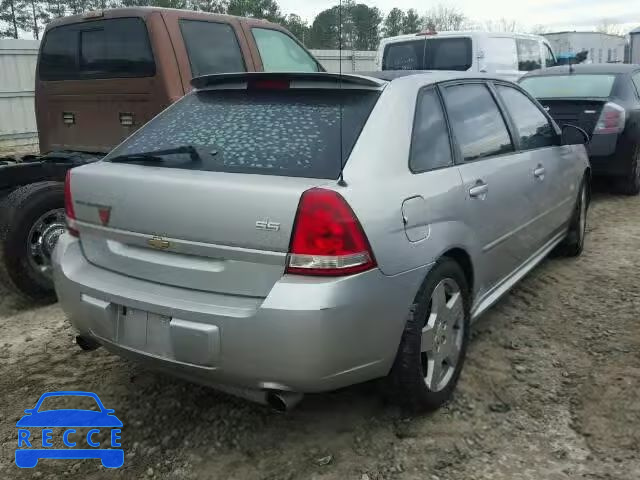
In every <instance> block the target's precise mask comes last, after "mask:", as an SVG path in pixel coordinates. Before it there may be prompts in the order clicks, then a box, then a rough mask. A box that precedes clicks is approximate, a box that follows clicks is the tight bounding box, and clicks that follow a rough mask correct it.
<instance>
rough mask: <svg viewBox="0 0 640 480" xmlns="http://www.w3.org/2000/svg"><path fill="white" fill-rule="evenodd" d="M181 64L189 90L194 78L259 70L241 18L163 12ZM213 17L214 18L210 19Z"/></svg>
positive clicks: (184, 81) (183, 77)
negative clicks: (245, 35)
mask: <svg viewBox="0 0 640 480" xmlns="http://www.w3.org/2000/svg"><path fill="white" fill-rule="evenodd" d="M162 15H163V17H164V18H165V22H166V24H167V30H168V31H169V35H170V36H171V41H172V43H173V48H174V49H175V55H176V58H177V60H178V65H179V67H180V72H181V78H182V84H183V87H184V90H185V92H188V91H190V90H191V79H192V78H194V77H198V76H201V75H207V74H216V73H235V72H253V71H255V70H256V67H255V65H254V62H253V59H252V57H251V51H250V48H249V43H248V42H247V40H246V38H245V37H244V34H243V31H242V26H241V23H240V21H239V20H238V19H237V18H233V17H227V16H216V15H207V16H206V17H205V16H203V15H202V14H201V13H197V12H193V13H190V12H188V11H184V10H180V11H177V10H176V11H170V10H165V11H163V12H162ZM209 17H211V18H209Z"/></svg>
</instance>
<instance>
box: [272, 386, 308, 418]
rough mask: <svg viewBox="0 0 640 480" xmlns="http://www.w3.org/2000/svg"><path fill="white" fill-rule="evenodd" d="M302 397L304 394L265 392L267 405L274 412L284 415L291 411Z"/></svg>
mask: <svg viewBox="0 0 640 480" xmlns="http://www.w3.org/2000/svg"><path fill="white" fill-rule="evenodd" d="M302 397H304V394H302V393H298V392H286V391H283V390H276V391H273V390H272V391H269V392H267V405H269V406H270V407H271V408H273V409H274V410H275V411H276V412H280V413H284V412H288V411H290V410H291V409H293V408H294V407H295V406H296V405H297V404H298V403H300V401H301V400H302Z"/></svg>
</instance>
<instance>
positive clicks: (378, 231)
mask: <svg viewBox="0 0 640 480" xmlns="http://www.w3.org/2000/svg"><path fill="white" fill-rule="evenodd" d="M421 86H423V84H420V83H418V82H417V81H416V80H414V79H411V77H406V78H405V79H398V80H395V81H394V82H392V83H391V84H390V85H389V86H388V87H387V88H386V89H385V90H384V92H383V93H382V95H381V97H380V99H379V101H378V103H377V104H376V106H375V108H374V109H373V111H372V113H371V115H370V117H369V121H368V122H367V125H366V126H365V128H364V129H363V131H362V133H361V135H360V138H359V139H358V142H357V144H356V146H355V147H354V149H353V152H352V153H351V156H350V158H349V161H348V163H347V165H346V168H345V170H344V178H345V181H346V183H347V187H344V188H340V187H336V190H338V191H339V192H340V194H342V195H343V196H344V197H345V198H346V199H347V201H348V202H349V204H350V205H351V206H352V208H353V210H354V212H355V213H356V215H357V216H358V219H359V220H360V222H361V223H362V225H363V228H364V230H365V233H366V234H367V237H368V239H369V242H370V244H371V247H372V249H373V252H374V255H375V256H376V260H377V262H378V266H379V267H380V270H381V271H382V272H383V273H384V274H386V275H397V274H400V273H403V272H407V271H409V270H413V269H416V268H418V267H421V266H425V265H429V264H431V263H433V262H435V261H436V260H437V259H438V258H439V257H440V256H442V254H443V253H445V252H446V251H447V250H449V249H451V248H456V247H457V248H461V249H463V250H465V251H466V252H467V253H469V254H470V256H471V257H472V258H473V257H474V256H475V253H476V252H475V246H474V242H473V238H474V236H473V232H472V231H471V230H470V229H469V227H468V225H467V224H466V223H465V222H464V217H463V215H462V212H463V209H464V202H465V196H464V194H463V192H462V181H461V178H460V174H459V172H458V169H457V167H455V166H452V167H449V168H444V169H439V170H434V171H430V172H424V173H420V174H413V173H411V171H410V170H409V151H410V145H411V132H412V129H413V119H414V111H415V104H416V98H417V94H418V90H419V88H420V87H421ZM415 196H421V197H423V198H424V202H423V212H422V220H423V221H424V224H425V226H426V227H427V231H428V235H427V236H426V238H425V239H423V240H421V241H417V242H410V241H409V239H408V238H407V234H406V232H405V228H404V224H403V219H402V202H403V201H404V200H405V199H407V198H410V197H415Z"/></svg>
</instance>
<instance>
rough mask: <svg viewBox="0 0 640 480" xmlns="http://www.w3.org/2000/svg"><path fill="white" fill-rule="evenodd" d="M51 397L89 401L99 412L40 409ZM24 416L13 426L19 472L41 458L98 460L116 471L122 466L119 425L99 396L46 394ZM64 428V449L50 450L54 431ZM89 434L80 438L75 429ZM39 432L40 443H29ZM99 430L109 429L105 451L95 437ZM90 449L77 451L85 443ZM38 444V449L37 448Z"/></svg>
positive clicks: (122, 454) (122, 457)
mask: <svg viewBox="0 0 640 480" xmlns="http://www.w3.org/2000/svg"><path fill="white" fill-rule="evenodd" d="M50 397H90V398H92V399H93V400H95V402H96V404H97V406H98V408H99V410H81V409H55V410H46V409H42V403H43V402H44V400H45V399H47V398H50ZM25 413H26V415H25V416H23V417H22V418H21V419H20V420H18V422H17V423H16V427H18V448H17V449H16V452H15V459H16V465H17V466H18V467H20V468H33V467H35V466H36V465H37V464H38V460H39V459H41V458H54V459H74V460H78V459H85V458H96V459H100V461H101V462H102V465H104V466H105V467H107V468H118V467H121V466H122V465H123V463H124V450H122V448H118V447H121V444H120V432H121V430H120V428H121V427H122V422H121V421H120V420H119V419H118V417H116V416H115V415H114V410H111V409H108V408H105V407H104V405H103V404H102V402H101V401H100V398H99V397H98V395H96V394H95V393H92V392H72V391H69V392H48V393H45V394H44V395H42V396H41V397H40V399H39V400H38V402H37V403H36V405H35V407H33V408H28V409H26V410H25ZM60 427H63V428H64V429H65V430H64V433H63V434H62V441H63V442H64V445H65V447H67V448H53V443H52V436H53V428H56V429H59V428H60ZM87 427H89V428H90V430H89V431H88V432H87V433H86V436H85V435H84V434H80V433H79V432H78V431H77V430H76V428H87ZM39 428H42V441H41V442H36V441H35V440H32V434H33V433H34V429H39ZM101 429H110V435H109V439H110V445H109V448H105V447H104V445H101V444H100V443H99V442H98V441H97V438H96V436H97V435H98V434H100V433H101ZM85 439H86V444H87V446H88V447H91V448H76V446H77V445H80V444H82V443H85V442H84V441H85ZM38 443H41V445H38Z"/></svg>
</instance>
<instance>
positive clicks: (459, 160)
mask: <svg viewBox="0 0 640 480" xmlns="http://www.w3.org/2000/svg"><path fill="white" fill-rule="evenodd" d="M457 85H483V86H484V87H485V88H486V89H487V90H488V92H489V95H491V97H492V98H493V101H494V103H495V104H496V108H497V109H498V112H500V116H501V117H502V121H503V122H504V124H505V127H506V129H507V133H508V134H509V138H510V139H511V146H512V147H513V150H511V151H510V152H504V153H498V154H496V155H489V156H486V157H481V158H476V159H474V160H465V159H464V156H463V155H462V149H461V148H460V142H459V141H458V139H457V138H456V134H455V132H454V131H453V126H452V125H451V124H450V122H449V112H448V107H447V101H446V97H445V96H444V91H443V90H444V89H446V88H448V87H454V86H457ZM437 87H438V89H439V90H440V95H441V97H442V100H443V102H444V105H445V116H446V118H447V125H448V126H449V128H450V130H449V135H450V138H451V144H452V147H453V149H454V152H455V158H454V162H455V164H456V165H467V164H470V163H476V162H482V161H484V160H491V159H494V158H501V157H506V156H509V155H514V154H515V153H518V150H517V148H516V142H515V141H514V132H513V131H512V129H511V123H510V122H511V119H510V118H509V119H507V118H505V115H504V111H503V110H502V108H501V105H500V103H499V102H498V101H497V100H496V98H495V92H494V91H493V88H492V85H490V81H488V80H484V79H462V80H461V79H457V80H449V81H445V82H441V83H438V84H437Z"/></svg>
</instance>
